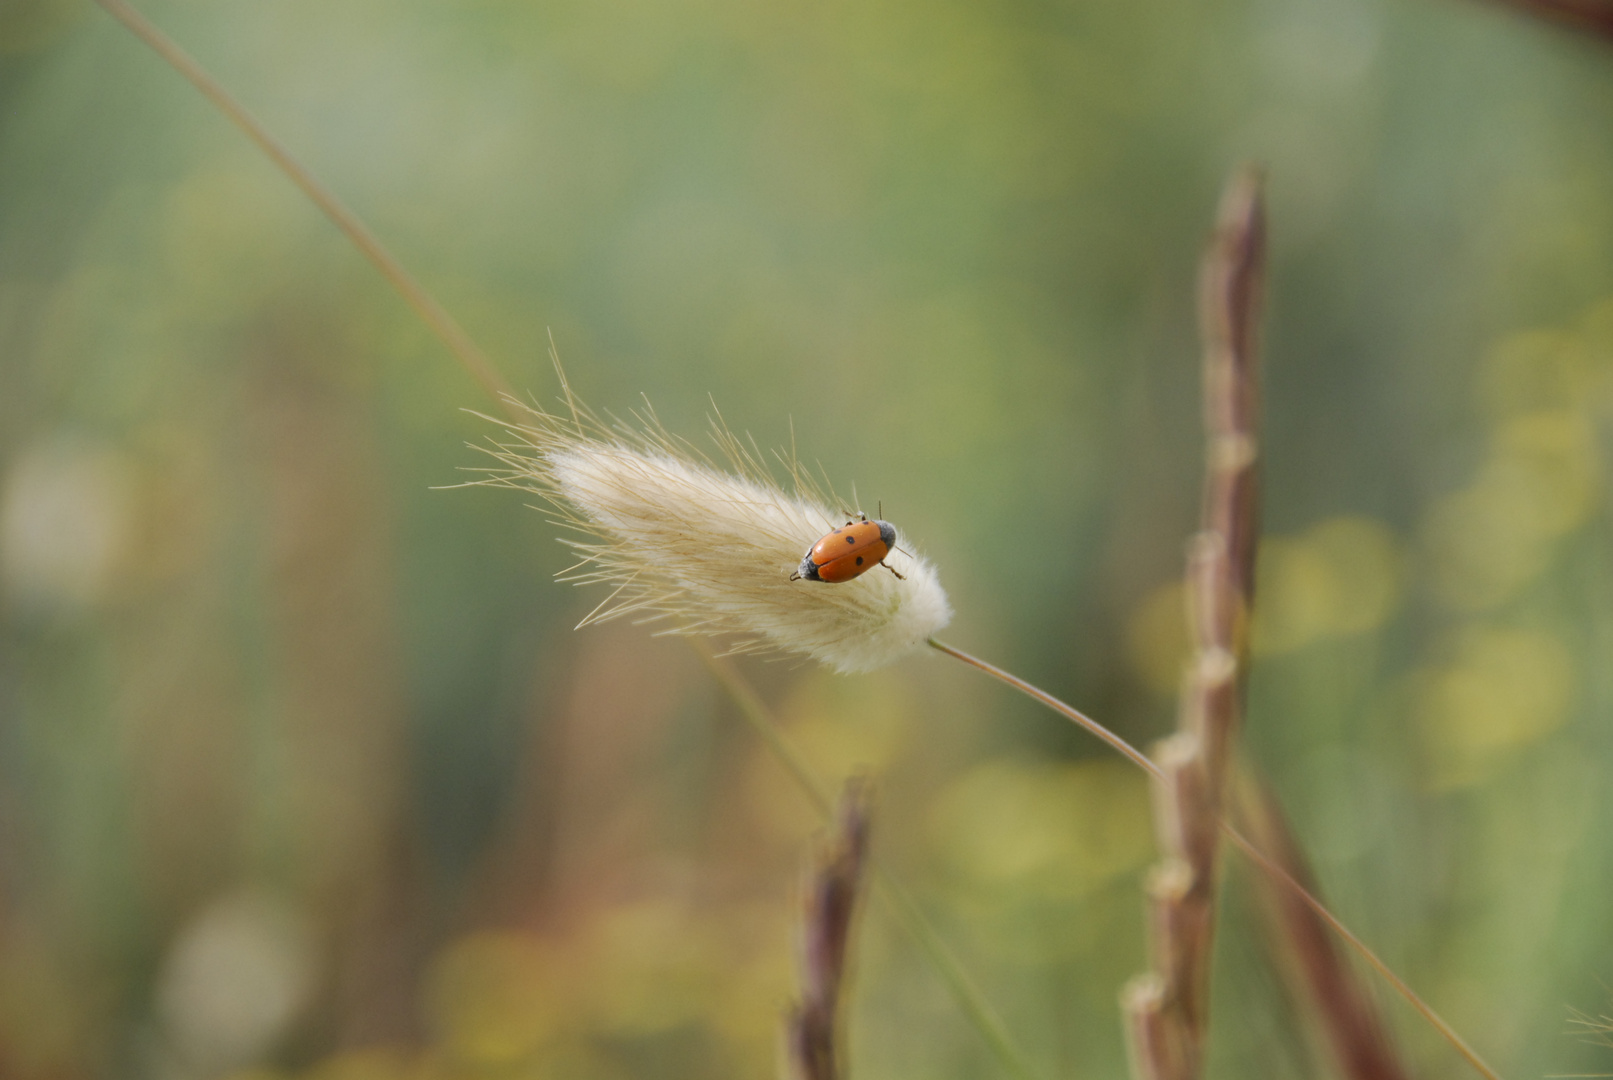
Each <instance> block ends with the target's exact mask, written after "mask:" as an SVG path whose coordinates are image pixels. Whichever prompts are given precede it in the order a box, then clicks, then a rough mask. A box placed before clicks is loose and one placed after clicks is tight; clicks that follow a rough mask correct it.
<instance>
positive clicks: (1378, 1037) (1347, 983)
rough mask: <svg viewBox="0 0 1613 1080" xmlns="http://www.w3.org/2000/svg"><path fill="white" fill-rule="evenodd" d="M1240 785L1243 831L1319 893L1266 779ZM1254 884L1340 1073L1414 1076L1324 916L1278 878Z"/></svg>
mask: <svg viewBox="0 0 1613 1080" xmlns="http://www.w3.org/2000/svg"><path fill="white" fill-rule="evenodd" d="M1241 788H1242V790H1240V791H1239V796H1240V797H1239V799H1238V816H1239V818H1240V820H1241V821H1242V823H1243V826H1244V829H1245V831H1246V832H1247V833H1248V834H1249V835H1250V836H1251V837H1253V840H1254V842H1255V843H1256V844H1258V845H1259V846H1260V849H1261V850H1262V851H1264V852H1265V853H1266V854H1267V855H1268V856H1269V857H1270V858H1271V859H1272V861H1273V862H1276V863H1277V864H1278V865H1280V866H1281V867H1282V868H1283V869H1284V870H1285V871H1286V872H1287V873H1288V875H1289V876H1290V877H1292V878H1293V879H1294V880H1296V881H1298V882H1299V883H1300V884H1301V885H1303V886H1305V888H1306V889H1307V890H1308V891H1309V892H1310V893H1311V895H1313V896H1316V895H1319V892H1320V891H1319V890H1318V888H1317V886H1316V882H1315V881H1314V879H1313V878H1312V876H1311V872H1310V867H1309V866H1308V865H1307V864H1306V860H1305V855H1304V853H1303V852H1302V851H1300V849H1299V844H1298V843H1297V842H1296V841H1295V839H1294V835H1293V832H1292V831H1291V830H1290V829H1289V827H1288V822H1287V820H1286V819H1285V817H1284V815H1283V811H1282V807H1281V806H1280V805H1279V804H1278V803H1277V799H1276V796H1275V795H1274V794H1273V793H1272V791H1271V789H1270V788H1269V787H1268V786H1266V785H1263V784H1261V785H1256V784H1245V785H1241ZM1257 886H1258V892H1259V896H1260V898H1261V900H1262V902H1263V906H1264V907H1265V908H1266V910H1267V911H1268V912H1270V914H1271V919H1270V920H1269V923H1270V925H1271V926H1273V927H1274V928H1275V930H1276V931H1277V933H1279V934H1280V935H1281V939H1282V940H1283V941H1284V942H1285V943H1286V945H1287V948H1286V949H1285V950H1284V951H1283V953H1282V954H1281V955H1283V956H1286V957H1288V958H1291V960H1292V961H1293V962H1292V963H1289V964H1286V965H1283V971H1284V974H1285V975H1286V976H1288V978H1289V979H1290V981H1292V982H1293V983H1295V984H1296V988H1297V990H1298V991H1299V994H1298V996H1300V997H1302V998H1303V999H1304V1000H1306V1001H1307V1002H1308V1003H1309V1005H1310V1007H1311V1008H1310V1013H1311V1015H1312V1016H1313V1017H1315V1019H1316V1022H1317V1024H1318V1026H1319V1027H1320V1028H1321V1029H1322V1031H1323V1034H1324V1035H1325V1036H1326V1039H1327V1044H1328V1048H1329V1049H1330V1050H1331V1051H1332V1053H1333V1057H1334V1059H1335V1061H1336V1062H1337V1064H1338V1070H1339V1073H1340V1075H1342V1076H1344V1077H1346V1078H1347V1080H1410V1075H1411V1074H1410V1072H1409V1071H1408V1070H1407V1068H1406V1066H1405V1065H1404V1064H1403V1063H1402V1062H1401V1060H1400V1057H1399V1055H1398V1054H1397V1053H1396V1051H1395V1046H1394V1043H1393V1042H1392V1041H1391V1040H1390V1038H1389V1031H1388V1027H1387V1025H1385V1024H1384V1022H1383V1019H1382V1017H1381V1016H1379V1014H1378V1009H1377V1006H1376V1004H1375V1003H1374V1002H1373V1000H1372V995H1371V994H1370V993H1369V992H1368V990H1367V988H1366V987H1365V986H1364V985H1362V984H1361V982H1360V980H1359V979H1358V978H1357V977H1356V974H1355V971H1354V970H1353V969H1352V968H1351V967H1350V965H1349V963H1348V961H1347V960H1346V959H1345V957H1344V954H1343V953H1342V952H1340V951H1339V947H1338V945H1337V943H1336V942H1335V940H1334V938H1333V935H1332V934H1331V933H1330V932H1329V928H1328V925H1327V923H1326V922H1324V921H1323V920H1322V919H1321V918H1320V917H1319V916H1317V914H1316V913H1315V912H1314V911H1312V910H1311V909H1310V907H1309V906H1308V905H1307V904H1306V903H1305V902H1304V901H1303V900H1301V899H1300V898H1299V896H1298V895H1297V894H1296V893H1294V892H1293V891H1292V890H1290V889H1287V888H1283V887H1282V886H1281V885H1280V884H1279V882H1278V881H1277V880H1276V879H1274V878H1271V877H1269V876H1264V875H1263V876H1261V877H1259V878H1257ZM1274 936H1277V935H1276V934H1274Z"/></svg>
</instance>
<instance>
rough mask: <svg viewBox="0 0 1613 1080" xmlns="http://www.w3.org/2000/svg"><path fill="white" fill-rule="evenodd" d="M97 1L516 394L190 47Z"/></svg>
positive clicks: (458, 353)
mask: <svg viewBox="0 0 1613 1080" xmlns="http://www.w3.org/2000/svg"><path fill="white" fill-rule="evenodd" d="M95 2H96V3H97V4H100V5H101V7H103V8H105V9H106V12H107V14H109V15H111V16H112V17H113V18H114V19H116V20H118V22H120V23H122V24H123V25H124V26H125V27H127V28H128V30H129V32H130V33H132V34H133V35H134V36H135V37H137V38H139V39H140V40H141V41H142V42H144V43H145V44H146V45H148V46H149V47H150V48H151V50H152V51H153V52H155V53H156V54H157V55H158V56H160V57H162V58H163V60H165V61H166V62H167V63H168V66H169V67H171V68H173V69H174V70H175V71H177V72H179V74H181V75H183V76H184V77H185V78H186V79H187V80H188V81H189V82H190V84H191V85H192V86H194V87H196V89H197V90H199V91H200V92H201V94H202V96H203V97H205V98H206V99H207V100H208V101H210V102H212V103H213V105H214V106H215V107H216V108H217V109H218V111H219V112H221V113H223V114H224V115H225V117H227V118H228V119H229V121H230V123H232V124H234V125H235V126H236V127H237V128H239V129H240V130H241V132H242V133H243V134H244V135H246V137H247V138H248V139H251V140H252V142H253V143H254V144H256V145H257V147H258V149H259V150H262V151H263V152H264V153H265V154H267V155H268V157H269V160H270V161H272V162H274V164H275V166H276V167H277V168H279V170H280V171H281V172H282V173H284V174H285V175H286V176H287V177H288V178H289V179H290V180H291V182H292V183H293V184H296V185H297V187H298V188H300V189H301V190H302V193H303V194H304V195H306V196H308V198H309V199H310V200H311V201H312V202H313V204H314V205H315V206H317V207H319V209H320V210H322V211H324V213H325V216H326V217H328V218H330V220H331V221H332V222H333V223H334V224H335V225H336V227H337V228H338V229H340V230H341V231H342V232H343V233H344V234H345V235H346V236H347V238H348V239H349V240H351V241H352V243H353V246H354V247H356V248H358V249H359V251H361V252H363V253H364V256H365V257H366V258H368V259H369V260H370V262H372V263H373V264H375V268H376V269H377V270H379V271H381V275H382V276H383V277H385V278H386V279H387V281H389V282H391V283H392V287H393V288H394V289H396V290H397V291H398V293H399V294H400V295H401V296H402V297H403V300H404V302H405V303H407V304H408V305H409V307H411V308H413V309H414V313H415V314H416V315H418V316H419V317H420V320H421V321H422V322H424V323H425V324H426V326H427V327H428V328H430V330H431V332H432V333H433V334H435V335H436V337H437V339H438V340H439V341H441V342H442V343H443V344H444V345H446V346H447V347H448V351H449V352H451V353H453V355H454V359H455V360H457V361H459V364H460V366H461V367H463V368H464V369H465V370H466V371H467V372H468V373H469V374H470V376H471V378H473V379H475V380H476V381H477V382H478V383H480V384H481V386H482V388H483V389H484V390H486V391H487V392H488V393H489V394H491V395H492V396H493V398H494V400H496V401H499V402H504V401H505V399H506V398H510V397H513V396H514V394H513V390H512V388H511V387H510V384H509V383H508V382H507V381H506V380H505V378H504V376H503V375H502V374H500V373H499V370H498V368H496V367H494V366H493V362H492V361H491V360H489V359H488V358H487V354H486V353H484V352H482V350H481V348H480V347H478V346H477V344H476V342H475V341H473V340H472V339H471V336H470V335H469V334H468V333H466V332H465V328H464V327H462V326H460V325H459V322H458V320H456V319H455V318H454V317H453V316H452V315H450V314H449V313H448V310H447V309H446V308H444V307H443V306H442V305H441V304H439V303H438V302H437V300H436V298H435V297H434V296H432V295H431V293H429V292H428V291H426V288H425V286H424V285H421V284H420V282H418V281H417V280H415V278H414V275H412V274H410V273H409V271H408V270H406V269H404V267H403V264H402V263H400V262H398V260H397V259H396V258H395V257H394V256H393V255H392V253H391V252H390V251H388V250H387V249H386V245H384V244H382V243H381V240H380V238H379V237H378V236H376V235H375V233H373V232H371V231H370V228H369V226H367V225H365V224H364V222H363V221H362V220H361V219H360V218H359V216H358V215H357V214H355V213H353V211H352V210H350V209H348V208H347V205H346V204H345V203H343V202H342V200H341V199H340V198H338V197H337V195H336V193H335V192H333V191H331V190H330V188H328V187H326V186H325V185H324V184H322V183H320V181H319V180H318V178H316V177H315V176H314V174H313V173H311V172H309V171H308V170H307V169H306V168H304V167H303V165H302V163H301V162H299V161H298V160H297V159H296V158H294V157H292V155H291V151H289V150H287V149H286V148H285V146H284V145H282V144H281V142H280V140H278V139H276V138H275V137H274V136H273V135H271V134H270V133H269V129H268V128H266V127H264V126H263V125H262V124H261V123H259V121H258V119H257V117H255V116H253V115H252V114H251V113H250V112H248V111H247V110H246V107H245V106H244V105H242V104H241V103H240V102H239V101H237V100H236V99H235V97H234V96H233V95H232V94H230V92H229V91H228V90H226V89H224V87H223V86H222V85H221V84H220V83H219V82H218V80H217V79H215V78H213V77H212V76H211V75H209V74H208V73H207V70H206V69H205V68H203V67H202V66H201V65H200V64H199V63H197V62H196V61H195V59H193V58H192V57H191V55H190V54H189V53H187V52H186V51H185V50H184V49H182V48H180V47H179V45H178V43H176V42H175V41H174V40H173V39H172V38H170V37H169V36H168V35H167V34H164V33H163V32H162V31H161V30H159V29H158V28H157V27H156V26H155V25H154V24H153V23H152V22H151V21H150V20H149V19H147V18H146V17H145V16H144V15H142V14H140V12H138V11H136V10H135V9H134V8H132V7H130V6H129V5H128V4H127V3H125V2H124V0H95ZM506 408H507V406H506ZM512 415H513V414H512Z"/></svg>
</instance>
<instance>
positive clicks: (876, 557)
mask: <svg viewBox="0 0 1613 1080" xmlns="http://www.w3.org/2000/svg"><path fill="white" fill-rule="evenodd" d="M857 517H858V520H857V521H848V522H846V523H845V525H843V526H841V527H840V528H838V529H836V530H835V531H834V532H832V533H829V534H828V535H827V536H825V537H824V538H823V539H821V540H819V541H818V542H817V543H816V544H813V545H812V547H811V548H810V549H809V550H808V551H807V553H806V555H805V556H803V557H802V559H801V568H800V569H799V570H797V571H796V572H795V573H793V574H791V575H790V580H791V581H797V580H802V579H804V580H806V581H827V582H831V583H838V582H842V581H850V580H851V579H852V578H854V577H856V576H857V575H858V574H861V573H862V572H864V571H865V570H871V569H873V568H874V567H875V566H884V567H885V569H887V570H889V571H890V572H891V573H893V574H896V576H897V578H898V579H901V578H902V575H901V574H897V573H896V568H895V567H893V566H886V565H885V556H887V555H889V554H890V553H891V549H893V548H894V547H896V526H894V525H892V524H891V523H890V522H888V521H869V520H868V515H866V514H858V515H857Z"/></svg>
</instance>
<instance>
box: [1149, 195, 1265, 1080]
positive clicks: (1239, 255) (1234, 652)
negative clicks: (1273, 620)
mask: <svg viewBox="0 0 1613 1080" xmlns="http://www.w3.org/2000/svg"><path fill="white" fill-rule="evenodd" d="M1265 239H1266V237H1265V207H1264V202H1263V200H1262V196H1261V177H1260V175H1259V173H1258V172H1257V171H1256V170H1254V169H1253V168H1250V167H1244V168H1243V169H1241V170H1240V171H1239V172H1238V173H1236V174H1235V175H1234V176H1233V178H1232V180H1231V181H1230V182H1229V183H1228V185H1227V189H1226V192H1225V194H1224V195H1223V196H1222V199H1221V207H1220V210H1219V213H1218V215H1217V219H1216V229H1215V235H1214V238H1213V239H1212V241H1211V244H1210V248H1209V250H1208V251H1207V252H1206V254H1205V257H1204V262H1203V265H1202V268H1201V270H1200V279H1199V319H1200V327H1201V333H1202V335H1203V338H1204V422H1205V431H1206V463H1205V478H1204V506H1203V518H1202V527H1201V529H1200V531H1199V534H1198V535H1197V536H1196V537H1195V538H1194V540H1193V543H1192V545H1191V547H1190V550H1189V554H1188V560H1187V587H1188V599H1189V607H1190V620H1189V621H1190V623H1191V627H1192V636H1193V648H1194V655H1193V659H1192V661H1191V663H1190V665H1189V670H1188V673H1187V676H1186V679H1185V683H1184V686H1183V690H1182V698H1181V708H1180V715H1179V719H1178V732H1177V734H1176V735H1174V736H1172V737H1171V738H1170V739H1168V740H1166V741H1165V743H1164V744H1163V746H1162V747H1161V749H1160V751H1159V753H1158V754H1157V755H1156V757H1157V760H1158V764H1159V767H1160V769H1161V770H1162V771H1163V773H1164V776H1163V782H1162V783H1161V784H1159V785H1157V786H1156V787H1155V793H1156V802H1155V821H1156V823H1157V828H1158V832H1159V840H1160V847H1161V849H1162V850H1163V851H1164V853H1165V859H1164V861H1163V862H1162V863H1161V864H1160V866H1159V867H1157V868H1156V870H1155V871H1154V873H1153V874H1151V875H1150V878H1149V883H1148V906H1149V938H1150V953H1151V957H1150V961H1151V967H1152V971H1151V972H1150V973H1149V974H1147V975H1144V976H1142V977H1141V978H1140V979H1138V980H1134V981H1133V982H1132V983H1131V984H1130V985H1129V986H1128V987H1127V989H1126V991H1125V993H1124V994H1123V995H1122V999H1121V1003H1122V1008H1123V1009H1124V1010H1125V1013H1126V1016H1127V1030H1128V1032H1129V1034H1130V1040H1131V1050H1132V1068H1133V1071H1134V1072H1135V1074H1136V1075H1137V1076H1138V1077H1139V1078H1140V1080H1193V1078H1195V1077H1197V1076H1198V1075H1199V1074H1200V1073H1201V1072H1202V1071H1203V1065H1204V1042H1205V1034H1206V1032H1207V1030H1208V1027H1209V987H1210V957H1211V945H1212V943H1213V939H1214V932H1215V890H1216V853H1217V850H1218V848H1219V843H1218V841H1219V838H1220V832H1219V822H1220V820H1221V807H1222V802H1223V797H1222V796H1223V791H1224V790H1225V788H1226V785H1227V779H1226V778H1227V774H1228V771H1229V763H1230V760H1231V754H1232V746H1233V743H1234V740H1235V739H1236V737H1237V732H1238V726H1239V723H1240V720H1241V717H1242V711H1243V682H1244V671H1245V668H1246V666H1247V658H1248V651H1249V647H1248V641H1249V613H1250V611H1251V610H1252V607H1253V601H1254V571H1255V551H1256V547H1257V545H1258V543H1259V537H1260V508H1259V502H1260V500H1259V486H1258V483H1259V478H1258V475H1257V471H1256V467H1257V465H1258V461H1259V455H1258V442H1257V421H1258V416H1259V409H1260V396H1259V371H1258V351H1257V348H1256V344H1257V343H1256V337H1257V331H1258V325H1259V318H1260V300H1261V294H1262V288H1263V284H1264V271H1265V252H1266V245H1265Z"/></svg>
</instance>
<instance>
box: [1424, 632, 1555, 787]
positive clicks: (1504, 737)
mask: <svg viewBox="0 0 1613 1080" xmlns="http://www.w3.org/2000/svg"><path fill="white" fill-rule="evenodd" d="M1574 681H1575V672H1574V664H1573V659H1572V658H1571V657H1570V656H1569V653H1568V650H1567V649H1566V648H1565V647H1564V646H1563V644H1562V643H1561V642H1560V641H1559V640H1558V639H1557V638H1555V637H1554V636H1552V635H1551V634H1549V633H1546V632H1544V631H1540V630H1508V629H1500V628H1494V627H1485V628H1475V629H1472V630H1469V631H1468V632H1467V633H1466V634H1464V635H1463V637H1462V638H1461V640H1460V641H1459V642H1458V643H1457V647H1456V650H1455V656H1454V658H1453V660H1452V661H1451V662H1450V663H1449V664H1447V665H1445V666H1443V667H1440V668H1437V669H1434V670H1431V671H1425V672H1422V673H1420V674H1419V675H1418V676H1417V677H1416V678H1415V680H1414V683H1413V690H1412V710H1413V716H1414V719H1415V721H1416V723H1417V726H1418V728H1419V729H1420V731H1421V734H1422V737H1423V740H1424V743H1425V745H1426V746H1427V750H1428V755H1429V764H1430V767H1431V770H1432V777H1431V780H1432V783H1433V785H1434V786H1435V787H1439V788H1451V787H1462V786H1466V785H1469V784H1474V783H1478V782H1479V781H1481V780H1483V779H1484V778H1486V777H1487V776H1489V775H1490V774H1491V773H1492V772H1493V771H1494V770H1495V769H1497V768H1498V767H1500V766H1501V765H1502V764H1503V763H1504V762H1505V761H1506V759H1507V757H1508V756H1509V755H1510V754H1511V753H1513V752H1514V751H1516V750H1517V749H1519V748H1520V747H1523V746H1527V745H1528V744H1530V743H1533V742H1536V741H1538V740H1539V739H1541V738H1544V737H1545V736H1547V735H1549V734H1551V733H1552V732H1553V731H1556V730H1557V729H1558V728H1559V727H1561V726H1562V724H1563V721H1564V720H1565V719H1567V716H1568V710H1569V706H1570V705H1571V704H1572V701H1573V696H1574Z"/></svg>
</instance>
